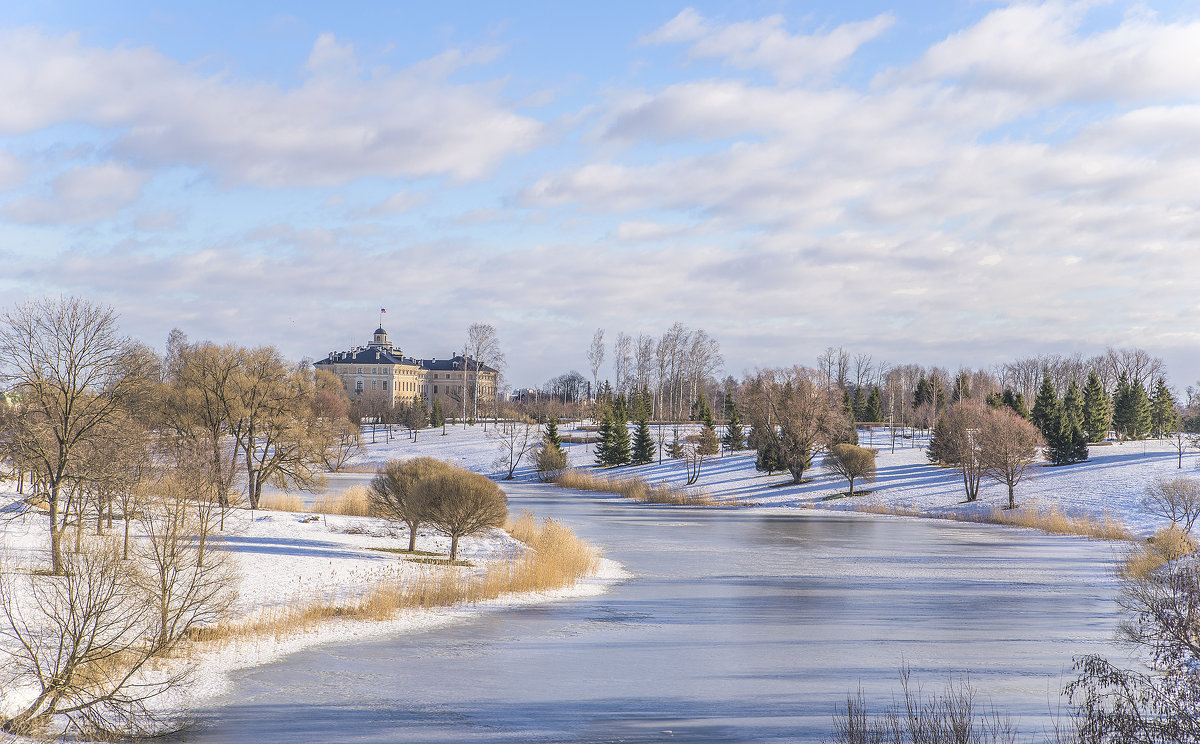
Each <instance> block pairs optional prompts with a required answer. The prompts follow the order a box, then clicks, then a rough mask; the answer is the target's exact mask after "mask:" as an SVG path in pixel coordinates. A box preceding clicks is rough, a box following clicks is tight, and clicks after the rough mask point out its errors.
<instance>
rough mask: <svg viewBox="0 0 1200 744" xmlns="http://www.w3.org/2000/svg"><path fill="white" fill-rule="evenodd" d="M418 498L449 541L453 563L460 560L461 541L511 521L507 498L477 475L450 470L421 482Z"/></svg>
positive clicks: (457, 469)
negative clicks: (505, 521) (507, 520)
mask: <svg viewBox="0 0 1200 744" xmlns="http://www.w3.org/2000/svg"><path fill="white" fill-rule="evenodd" d="M415 492H416V497H417V499H418V501H419V502H420V504H421V509H422V511H423V514H424V516H425V519H426V520H427V521H428V522H429V523H430V524H432V525H433V526H434V527H436V528H437V530H438V531H439V532H441V533H442V534H444V535H446V536H447V537H449V538H450V560H451V561H453V560H456V559H457V558H458V541H459V539H461V538H462V537H465V536H466V535H474V534H476V533H479V532H482V531H483V530H485V529H487V528H489V527H499V526H501V525H503V524H504V520H505V519H507V518H508V499H507V498H506V497H505V495H504V492H503V491H501V490H500V487H499V486H497V485H496V484H495V483H493V482H492V481H490V480H488V479H487V478H485V477H484V476H482V475H480V474H478V473H472V472H471V471H469V470H461V469H459V468H447V469H443V470H440V471H439V472H436V473H433V474H432V475H430V476H428V477H426V478H422V479H421V480H418V481H417V483H416V487H415Z"/></svg>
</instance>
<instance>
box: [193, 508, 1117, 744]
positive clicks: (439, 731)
mask: <svg viewBox="0 0 1200 744" xmlns="http://www.w3.org/2000/svg"><path fill="white" fill-rule="evenodd" d="M506 490H507V491H508V492H509V495H510V505H511V508H512V509H513V510H514V511H515V510H519V509H522V508H528V509H530V510H532V511H534V512H535V513H536V514H538V515H539V516H551V517H555V518H557V519H561V520H562V521H564V522H566V523H568V524H570V525H571V526H572V527H574V528H575V529H576V531H577V532H578V533H580V534H581V535H582V536H584V537H585V538H587V539H589V540H591V541H593V542H594V543H596V544H599V545H601V546H602V547H603V548H604V551H605V553H606V555H607V556H608V557H610V558H614V559H616V560H618V561H620V562H621V563H623V564H624V565H625V567H626V568H627V569H628V570H629V571H630V572H631V573H632V574H633V576H632V577H631V578H629V579H626V580H623V581H622V582H620V583H619V584H617V585H616V586H614V587H613V588H612V590H611V591H610V592H609V593H607V594H604V595H601V596H598V597H591V598H586V599H579V600H572V601H566V602H558V603H553V604H548V605H545V606H541V607H536V608H532V609H531V608H526V609H513V610H505V611H500V612H494V613H485V614H483V615H481V616H480V617H478V618H477V619H474V620H471V621H470V622H468V623H464V624H460V625H455V626H451V627H444V628H440V629H436V630H431V631H426V632H420V633H413V634H409V635H402V636H397V637H395V638H392V639H389V640H386V641H377V642H371V643H364V644H359V645H352V646H342V647H330V648H321V649H314V650H308V651H304V652H302V653H299V654H296V655H295V656H292V657H289V658H287V659H286V660H284V661H282V662H280V663H277V664H273V665H271V666H266V667H260V668H257V669H252V670H248V671H246V672H244V673H242V674H241V675H240V676H239V678H238V679H237V681H236V684H235V689H234V691H233V692H232V693H231V694H230V695H229V696H228V697H227V698H225V699H224V700H222V701H219V702H220V704H219V705H214V706H213V707H212V708H210V709H208V710H204V711H201V713H200V721H199V724H198V726H197V728H196V729H194V730H193V731H192V732H191V733H190V734H188V735H187V736H186V737H185V739H186V740H187V741H189V742H191V741H194V742H265V741H279V742H291V743H296V744H298V743H299V742H334V741H337V742H474V741H492V742H506V741H512V742H527V741H528V742H542V741H546V742H639V741H663V740H668V739H675V740H678V741H713V742H723V741H731V742H732V741H738V742H760V741H821V740H822V739H824V738H825V737H827V736H828V733H829V726H830V715H831V713H832V712H833V710H834V708H835V706H836V705H837V704H839V703H840V702H841V701H843V700H844V699H845V696H846V694H847V692H849V691H852V690H854V689H856V688H857V687H858V686H859V685H860V684H861V685H862V687H863V689H864V691H865V692H866V694H867V695H868V697H869V698H871V699H872V700H874V701H876V702H886V701H888V700H890V699H891V695H892V694H893V692H894V691H896V689H897V687H898V680H897V670H898V668H899V666H900V665H901V664H908V665H910V666H911V667H912V669H913V672H914V674H915V676H916V677H917V678H918V679H919V680H920V682H921V683H922V684H923V686H924V687H925V688H926V689H927V690H939V689H940V688H941V687H942V685H943V684H944V682H945V681H946V679H947V677H948V675H949V674H950V673H952V672H953V673H964V672H969V674H970V679H971V682H972V684H973V685H974V686H975V687H976V688H977V689H978V690H979V692H980V694H981V696H982V697H983V698H984V699H985V700H991V701H993V702H994V703H996V704H997V705H998V706H1000V707H1002V708H1004V709H1005V710H1007V711H1009V712H1010V713H1012V714H1014V716H1016V717H1019V718H1020V719H1021V726H1022V729H1023V730H1024V731H1027V732H1030V733H1033V732H1038V731H1041V730H1042V728H1043V727H1044V726H1045V725H1046V724H1047V723H1048V717H1047V712H1048V708H1049V707H1051V706H1057V691H1058V690H1059V689H1060V688H1061V687H1062V685H1063V683H1064V682H1065V681H1066V679H1067V678H1068V676H1069V674H1070V665H1071V660H1072V657H1073V656H1076V655H1081V654H1086V653H1092V652H1100V653H1104V654H1107V655H1110V656H1119V655H1120V653H1121V652H1120V650H1119V649H1116V648H1115V647H1113V646H1112V645H1111V642H1110V639H1111V638H1112V633H1113V626H1114V621H1115V614H1114V613H1115V610H1116V608H1115V605H1114V602H1113V595H1114V591H1115V585H1114V582H1113V580H1112V578H1111V576H1110V567H1111V563H1112V558H1113V552H1114V549H1113V547H1112V546H1111V545H1109V544H1106V543H1101V542H1092V541H1087V540H1083V539H1076V538H1063V537H1051V536H1045V535H1041V534H1037V533H1034V532H1030V531H1026V530H1011V529H1003V528H995V527H988V526H981V525H973V524H972V525H967V524H959V523H953V522H941V521H933V520H912V519H908V520H901V519H885V518H872V517H861V516H858V515H843V514H833V513H819V514H814V513H811V512H803V511H800V512H797V511H796V510H787V511H784V510H756V509H740V510H735V509H680V508H678V507H657V506H648V505H640V504H633V503H630V502H624V501H618V500H615V499H607V498H596V497H595V495H591V494H581V493H575V492H567V491H560V490H556V489H553V488H549V487H542V486H537V485H513V486H506Z"/></svg>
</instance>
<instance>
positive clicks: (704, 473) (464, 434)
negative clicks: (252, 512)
mask: <svg viewBox="0 0 1200 744" xmlns="http://www.w3.org/2000/svg"><path fill="white" fill-rule="evenodd" d="M491 428H492V427H490V426H489V429H491ZM655 428H656V427H651V429H652V434H654V435H656V436H657V431H656V430H655ZM559 430H560V433H562V434H564V435H566V434H573V433H574V434H579V433H581V432H575V431H574V429H573V427H572V426H570V425H565V424H564V425H563V426H561V427H560V429H559ZM446 432H447V433H446V436H441V431H440V430H436V431H434V430H430V431H423V432H421V433H420V435H419V437H418V439H417V442H416V443H413V442H410V441H408V440H407V439H406V438H405V437H404V436H403V435H402V436H400V437H399V438H398V439H393V440H392V441H391V442H385V441H384V437H383V436H382V435H381V436H380V437H379V442H378V443H376V444H374V445H372V444H368V445H367V447H368V451H367V455H366V456H365V457H363V458H361V459H360V460H359V462H362V463H372V464H377V463H382V462H385V461H387V460H389V459H407V458H410V457H417V456H421V455H427V456H431V457H437V458H440V459H444V460H449V461H450V462H454V463H455V464H458V465H460V466H462V467H466V468H470V469H472V470H476V471H478V472H481V473H485V474H489V475H495V468H494V467H493V461H494V460H495V458H496V457H497V456H498V455H499V449H498V447H497V442H496V441H495V439H494V438H492V437H491V436H489V435H488V434H486V433H485V432H484V430H483V427H482V425H476V426H475V427H462V426H458V427H447V429H446ZM493 433H494V432H493ZM670 434H671V432H670V429H669V428H668V429H667V431H666V436H667V438H668V439H669V438H670ZM368 441H369V439H368ZM859 444H861V445H862V446H864V447H875V448H876V449H878V450H879V455H878V457H877V459H876V468H877V472H878V477H877V480H876V482H875V483H871V484H867V483H862V482H860V481H856V482H855V490H856V491H859V490H870V491H871V493H870V494H869V495H864V496H855V497H854V498H853V499H838V500H834V501H825V502H823V501H822V499H823V498H825V497H827V496H833V495H835V494H838V493H843V492H845V491H846V489H847V484H846V481H845V480H844V479H843V478H840V477H839V476H836V475H833V474H830V473H826V472H824V471H823V470H822V469H821V468H820V467H819V461H818V467H815V468H813V470H812V471H811V476H810V475H807V474H806V480H807V479H808V478H810V477H811V481H810V482H807V483H804V484H803V485H791V484H790V481H791V478H790V477H789V476H788V475H786V474H778V473H777V474H775V475H773V476H772V475H767V474H766V473H760V472H758V471H756V470H755V469H754V460H755V453H754V452H753V451H744V452H736V453H733V454H726V455H724V456H720V457H713V458H711V459H708V460H706V461H705V463H704V465H703V467H702V468H701V471H700V480H699V482H698V483H697V484H696V487H699V488H704V489H705V490H707V491H708V493H709V495H711V496H713V497H714V498H716V499H719V500H728V501H731V502H736V503H754V504H762V505H764V506H793V507H818V508H828V509H854V508H856V506H857V505H860V504H863V503H864V502H867V501H872V502H877V503H880V504H883V505H886V506H894V507H903V508H906V509H917V510H919V511H921V512H924V513H927V514H930V515H935V514H938V513H942V512H945V511H964V512H971V511H984V510H987V511H990V510H992V509H993V508H994V507H997V506H1003V505H1005V504H1006V503H1007V500H1008V491H1007V489H1006V487H1005V486H1003V485H1002V484H999V483H995V482H991V481H987V480H986V479H985V480H984V481H983V483H982V487H981V489H980V496H979V501H977V502H975V503H974V504H963V503H961V502H962V501H963V499H964V495H963V488H962V481H961V479H960V477H959V475H958V471H957V470H954V469H951V468H941V467H937V466H935V465H932V464H930V463H929V461H928V459H927V458H926V456H925V445H926V444H927V441H926V440H925V439H924V438H922V437H918V438H917V439H904V438H897V439H896V442H895V450H894V451H893V449H892V440H891V437H890V436H889V433H888V431H887V430H886V429H877V430H874V431H870V430H867V431H860V432H859ZM564 448H565V449H566V450H567V454H568V458H569V462H570V464H571V465H573V466H575V467H592V466H593V465H594V458H595V445H583V444H566V445H564ZM1178 460H1179V457H1178V453H1177V452H1176V450H1175V448H1174V447H1172V446H1171V445H1170V444H1169V443H1167V442H1166V441H1156V440H1150V441H1145V442H1125V443H1123V444H1121V443H1115V442H1112V443H1108V444H1105V445H1099V446H1093V447H1091V449H1090V458H1089V459H1088V461H1087V462H1082V463H1077V464H1074V465H1067V466H1062V467H1050V466H1049V465H1045V466H1039V467H1037V468H1035V471H1034V472H1033V474H1032V475H1031V476H1030V477H1029V479H1028V480H1027V481H1025V482H1023V483H1021V484H1020V485H1019V486H1017V492H1016V495H1017V501H1018V503H1019V504H1029V505H1034V504H1036V505H1038V506H1040V507H1042V508H1049V507H1053V506H1057V507H1058V508H1060V509H1061V510H1062V511H1065V512H1067V513H1072V514H1075V513H1087V514H1092V515H1095V516H1103V515H1105V514H1106V513H1108V514H1111V515H1112V516H1113V517H1115V518H1117V519H1119V520H1120V521H1121V522H1123V523H1124V524H1125V526H1126V527H1128V528H1129V529H1130V530H1131V531H1133V532H1135V533H1138V534H1150V533H1152V532H1153V531H1154V530H1156V529H1158V528H1159V527H1162V526H1164V525H1165V524H1166V523H1167V522H1166V520H1164V519H1162V518H1160V517H1155V516H1152V515H1150V514H1148V513H1147V512H1146V510H1145V509H1144V508H1143V507H1142V496H1143V494H1144V492H1145V489H1146V486H1147V485H1148V484H1149V483H1150V482H1151V481H1152V480H1154V479H1155V478H1157V477H1158V476H1160V475H1164V474H1165V475H1168V476H1173V475H1175V474H1179V473H1182V474H1185V475H1188V476H1190V477H1195V478H1200V471H1198V468H1200V453H1198V452H1197V451H1196V450H1194V449H1191V450H1187V451H1186V452H1185V454H1184V457H1183V468H1182V470H1180V469H1177V463H1178ZM605 473H606V474H608V475H611V476H613V477H629V476H634V475H636V476H639V477H641V478H644V479H646V480H648V481H651V482H667V483H672V484H676V485H679V486H682V485H683V484H684V483H685V482H686V480H687V473H686V472H685V469H684V464H683V462H682V461H680V460H669V459H666V458H664V460H663V462H662V463H661V464H659V463H654V464H651V465H642V466H638V467H620V468H612V469H608V470H606V471H605ZM516 477H517V478H521V479H530V478H533V477H534V470H533V463H532V461H531V459H530V458H526V460H523V461H522V463H521V466H520V467H519V468H518V469H517V471H516Z"/></svg>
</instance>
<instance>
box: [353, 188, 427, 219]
mask: <svg viewBox="0 0 1200 744" xmlns="http://www.w3.org/2000/svg"><path fill="white" fill-rule="evenodd" d="M426 201H427V197H426V196H425V195H424V194H414V193H413V192H411V191H398V192H396V193H395V194H392V195H391V196H389V197H388V198H386V199H384V200H383V201H381V202H379V203H378V204H375V205H373V206H371V207H368V208H367V209H365V210H363V211H362V212H361V213H360V214H362V215H363V216H366V217H386V216H388V215H393V214H404V213H405V212H410V211H412V210H413V209H416V208H417V207H419V206H421V205H422V204H424V203H425V202H426Z"/></svg>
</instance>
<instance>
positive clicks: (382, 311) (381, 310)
mask: <svg viewBox="0 0 1200 744" xmlns="http://www.w3.org/2000/svg"><path fill="white" fill-rule="evenodd" d="M379 312H381V313H386V312H387V308H383V307H381V308H379Z"/></svg>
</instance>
